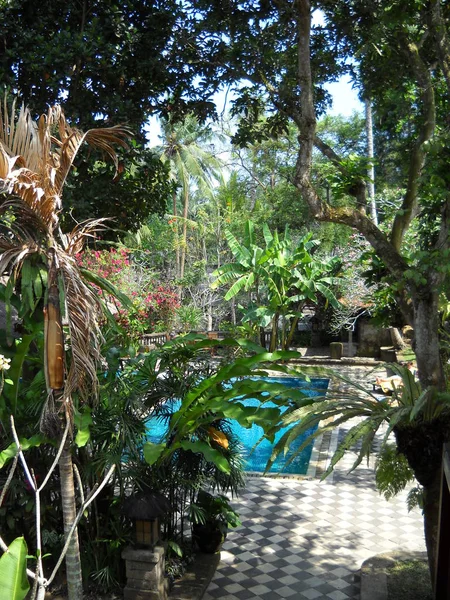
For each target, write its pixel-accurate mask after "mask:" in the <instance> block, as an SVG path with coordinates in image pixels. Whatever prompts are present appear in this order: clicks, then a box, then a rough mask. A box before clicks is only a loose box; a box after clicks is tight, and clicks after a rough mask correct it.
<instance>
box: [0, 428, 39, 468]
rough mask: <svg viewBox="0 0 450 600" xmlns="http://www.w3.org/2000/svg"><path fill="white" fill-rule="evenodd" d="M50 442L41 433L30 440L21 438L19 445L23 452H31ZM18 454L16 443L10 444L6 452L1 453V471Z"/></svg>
mask: <svg viewBox="0 0 450 600" xmlns="http://www.w3.org/2000/svg"><path fill="white" fill-rule="evenodd" d="M47 442H48V440H47V439H46V438H45V437H44V436H43V435H42V434H40V433H37V434H36V435H33V436H32V437H30V438H28V439H27V438H20V439H19V443H20V447H21V448H22V450H24V451H25V450H29V449H30V448H36V447H37V446H40V445H41V444H44V443H47ZM16 454H17V446H16V444H15V442H13V443H12V444H10V445H9V446H8V447H7V448H5V450H3V451H2V452H0V469H2V468H3V467H4V466H5V464H6V463H7V462H9V461H10V460H11V459H12V458H14V457H15V456H16Z"/></svg>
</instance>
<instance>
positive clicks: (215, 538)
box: [190, 490, 241, 554]
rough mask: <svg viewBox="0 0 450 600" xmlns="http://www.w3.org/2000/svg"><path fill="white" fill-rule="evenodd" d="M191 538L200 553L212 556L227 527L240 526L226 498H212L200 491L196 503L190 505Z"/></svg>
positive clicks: (223, 538)
mask: <svg viewBox="0 0 450 600" xmlns="http://www.w3.org/2000/svg"><path fill="white" fill-rule="evenodd" d="M190 513H191V514H190V519H191V521H192V538H193V539H194V540H195V542H196V544H197V546H198V547H199V549H200V550H201V551H202V552H205V553H207V554H214V553H215V552H217V551H218V550H219V549H220V547H221V545H222V543H223V541H224V540H225V538H226V537H227V532H228V527H238V525H240V524H241V522H240V520H239V515H238V514H237V513H236V512H235V511H234V510H233V509H232V507H231V506H230V504H229V502H228V499H227V498H226V496H222V495H217V496H213V495H212V494H210V493H209V492H205V491H204V490H200V491H199V493H198V495H197V501H196V502H195V503H192V504H191V509H190Z"/></svg>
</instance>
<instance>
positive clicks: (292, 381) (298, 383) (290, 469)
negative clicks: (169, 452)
mask: <svg viewBox="0 0 450 600" xmlns="http://www.w3.org/2000/svg"><path fill="white" fill-rule="evenodd" d="M258 379H261V380H262V381H268V382H270V383H281V384H282V385H286V387H292V388H297V389H305V393H306V394H307V395H308V396H321V395H323V394H324V393H325V391H326V389H327V387H328V379H311V381H310V382H305V381H304V380H303V379H299V378H297V377H259V378H258ZM242 402H243V404H244V405H245V406H258V405H259V404H260V402H259V400H257V399H253V398H246V399H245V400H243V401H242ZM264 406H265V407H267V408H270V407H275V406H276V405H275V404H274V403H273V402H266V403H265V404H264ZM173 408H174V409H175V410H176V406H175V405H174V406H173ZM281 410H282V411H283V409H281ZM284 410H286V409H284ZM230 426H231V430H232V431H233V432H234V434H235V435H236V436H237V437H238V439H239V440H240V442H241V444H242V446H243V455H244V459H245V461H246V466H245V470H246V471H250V472H258V473H263V472H264V470H265V467H266V464H267V461H268V460H269V458H270V455H271V454H272V448H273V445H274V444H272V443H271V442H270V441H269V440H263V441H262V442H261V443H260V444H259V445H258V446H257V447H256V448H255V450H254V451H253V452H251V450H252V448H253V447H254V445H255V444H256V442H257V441H258V440H259V439H260V438H261V436H262V434H263V429H262V427H260V426H259V425H255V424H254V425H252V427H251V428H249V429H246V428H245V427H242V425H240V424H239V423H237V422H236V421H230ZM287 429H288V428H283V429H281V430H280V431H279V432H278V433H277V435H276V436H275V442H274V443H276V442H277V441H278V440H279V439H280V437H281V436H282V435H283V433H284V432H285V431H286V430H287ZM147 431H148V439H149V440H150V441H152V442H155V443H159V442H160V441H161V438H162V437H163V436H164V434H165V432H166V425H165V424H164V423H163V422H161V421H159V420H152V421H150V422H149V424H148V426H147ZM314 431H315V429H310V430H309V431H307V432H305V433H304V434H303V435H302V436H300V437H298V438H297V439H296V440H295V442H293V443H292V444H291V448H290V449H289V452H288V453H287V454H286V456H284V455H283V454H280V456H278V458H277V459H276V461H275V462H274V464H273V465H272V467H271V469H270V471H269V472H270V473H285V474H291V475H293V474H295V475H305V474H306V473H307V471H308V465H309V461H310V458H311V452H312V446H313V444H312V443H311V444H308V446H306V447H305V448H304V449H303V450H302V451H301V452H300V453H299V454H298V455H297V456H296V457H295V458H294V460H293V461H292V462H291V463H290V464H289V465H288V466H287V467H285V463H286V462H287V461H288V460H289V458H290V456H291V455H292V454H293V453H295V451H296V450H297V449H298V448H299V447H300V446H301V445H302V443H303V442H304V440H305V439H306V438H307V437H308V436H309V435H310V434H311V433H313V432H314Z"/></svg>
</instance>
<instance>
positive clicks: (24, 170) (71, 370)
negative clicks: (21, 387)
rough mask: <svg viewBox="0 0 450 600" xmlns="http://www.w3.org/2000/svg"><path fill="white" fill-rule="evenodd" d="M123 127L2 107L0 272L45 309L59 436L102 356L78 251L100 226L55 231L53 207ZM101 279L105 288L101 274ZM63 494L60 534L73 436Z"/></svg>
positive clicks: (70, 487) (45, 427)
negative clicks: (78, 166) (89, 155)
mask: <svg viewBox="0 0 450 600" xmlns="http://www.w3.org/2000/svg"><path fill="white" fill-rule="evenodd" d="M129 135H130V133H129V131H128V130H127V129H126V128H125V127H122V126H116V127H110V128H105V129H92V130H89V131H87V132H86V133H82V132H81V131H79V130H77V129H75V128H72V127H71V126H70V125H69V124H68V123H67V121H66V119H65V117H64V114H63V112H62V110H61V109H60V108H59V107H58V106H55V107H51V108H49V110H48V112H47V114H45V115H42V116H41V117H40V119H39V120H38V122H34V121H33V119H32V117H31V113H30V111H29V110H28V109H27V108H26V107H24V106H22V107H21V109H20V110H19V111H18V114H17V112H16V106H15V101H14V102H13V103H12V107H11V112H10V113H9V111H8V103H7V98H6V97H5V98H4V102H3V107H2V108H0V185H1V186H2V191H3V192H4V193H3V196H2V199H1V203H0V253H1V254H0V274H1V275H6V277H7V285H6V299H7V301H8V300H10V299H11V297H12V295H13V293H14V292H17V293H18V295H20V298H21V303H22V311H23V313H24V314H26V315H30V314H33V313H38V312H40V311H43V313H44V367H45V369H44V370H45V380H46V386H47V401H46V404H45V408H44V411H43V414H42V418H41V429H42V431H43V432H44V433H45V434H46V435H47V436H48V437H50V438H55V439H56V440H60V439H61V436H62V433H63V431H64V430H65V428H66V425H67V423H69V424H72V418H73V405H74V396H76V398H77V400H78V401H79V402H83V401H87V400H90V399H92V397H95V394H96V390H97V368H96V364H97V361H98V360H99V358H100V350H99V348H100V344H99V339H100V330H99V320H98V319H99V315H100V314H101V305H100V302H99V298H98V296H97V295H96V294H95V292H94V291H93V289H92V288H91V287H90V285H89V284H88V278H90V279H91V280H95V283H99V282H100V279H99V278H98V277H94V276H91V277H89V274H88V273H87V272H86V271H83V270H82V269H80V268H79V267H78V265H77V263H76V260H75V256H76V255H77V254H78V253H79V252H80V251H81V250H82V249H83V246H84V244H85V241H86V239H87V238H90V237H93V236H94V235H95V234H96V232H97V231H98V230H99V228H102V227H103V223H102V221H101V220H100V221H99V220H97V221H90V222H86V223H82V224H79V225H77V226H76V227H75V228H74V229H73V230H72V231H71V232H69V233H65V234H64V233H62V231H61V228H60V223H59V214H60V212H61V210H62V201H61V195H62V192H63V188H64V183H65V181H66V178H67V176H68V174H69V171H70V169H71V166H72V164H73V161H74V159H75V157H76V155H77V153H78V151H79V149H80V148H81V147H82V146H83V145H84V144H85V143H86V144H88V145H90V146H91V147H93V148H96V149H98V150H100V151H102V152H103V153H104V154H106V155H107V156H108V157H109V158H110V159H112V160H113V161H114V162H115V164H116V166H117V157H116V154H115V150H114V147H115V146H117V145H119V146H125V145H126V143H125V139H126V138H127V137H129ZM102 285H104V286H105V287H107V288H109V289H112V288H111V286H108V283H107V282H103V283H102ZM59 468H60V480H61V497H62V505H63V515H64V531H65V534H66V536H68V535H69V531H70V530H71V527H72V525H73V523H74V521H75V518H76V507H75V496H74V484H73V469H72V456H71V436H70V435H68V436H67V438H66V443H65V444H64V447H63V449H62V453H61V457H60V460H59ZM66 571H67V583H68V590H69V598H70V600H79V599H80V598H81V597H82V580H81V568H80V557H79V548H78V539H77V536H76V534H75V535H73V536H72V538H71V543H70V545H69V550H68V552H67V556H66Z"/></svg>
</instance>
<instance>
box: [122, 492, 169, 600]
mask: <svg viewBox="0 0 450 600" xmlns="http://www.w3.org/2000/svg"><path fill="white" fill-rule="evenodd" d="M169 510H170V504H169V501H168V500H167V498H165V497H164V496H163V495H162V494H160V493H159V492H152V491H149V492H143V493H141V494H137V495H135V496H130V497H129V498H127V499H126V500H125V503H124V507H123V513H124V514H125V515H126V516H127V517H129V518H130V519H131V520H132V521H133V522H134V525H135V543H134V545H133V546H132V547H128V548H125V550H124V551H123V552H122V558H123V559H125V561H126V570H127V585H126V587H125V589H124V600H165V599H166V598H167V589H168V585H167V580H166V578H165V575H164V562H165V547H164V545H163V544H161V543H159V540H160V519H161V518H162V517H163V516H164V515H166V514H167V513H168V512H169Z"/></svg>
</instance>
